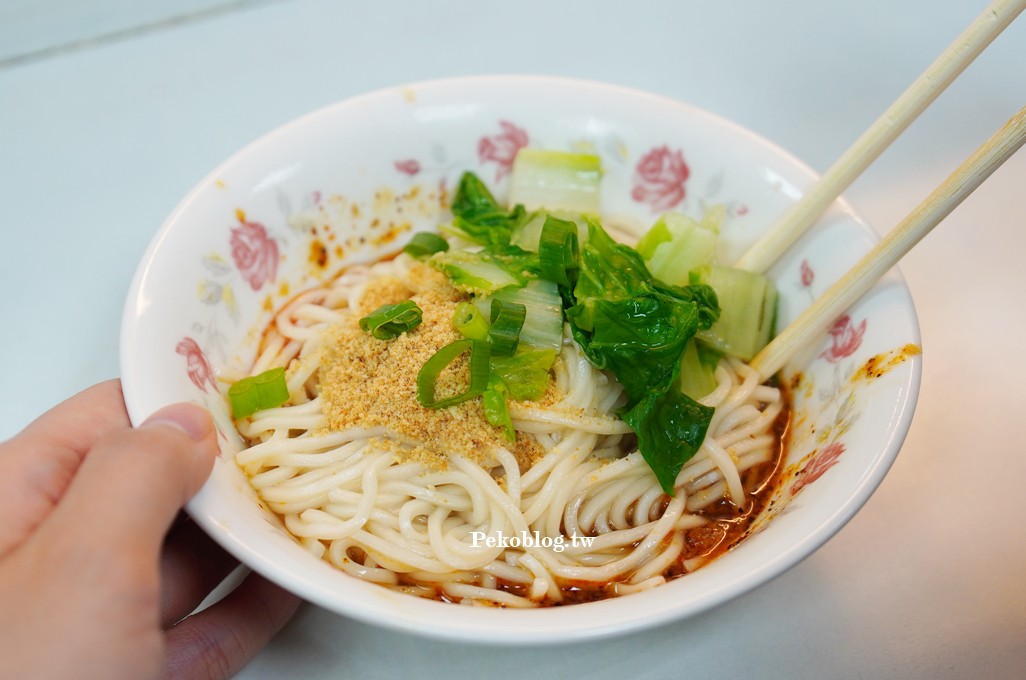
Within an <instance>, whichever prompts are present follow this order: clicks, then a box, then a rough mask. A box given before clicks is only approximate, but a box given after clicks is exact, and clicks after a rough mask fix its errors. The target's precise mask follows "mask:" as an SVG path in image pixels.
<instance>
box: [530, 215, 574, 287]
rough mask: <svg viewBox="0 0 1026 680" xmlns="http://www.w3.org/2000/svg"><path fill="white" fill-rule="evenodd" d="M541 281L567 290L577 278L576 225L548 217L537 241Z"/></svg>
mask: <svg viewBox="0 0 1026 680" xmlns="http://www.w3.org/2000/svg"><path fill="white" fill-rule="evenodd" d="M538 256H539V257H540V258H541V275H542V278H543V279H548V280H549V281H554V282H556V283H557V284H559V285H561V286H565V287H567V288H569V287H570V286H572V285H573V279H576V278H577V274H576V272H577V267H578V264H577V256H578V243H577V225H576V224H574V223H573V222H568V221H566V220H561V219H559V218H558V217H553V216H552V215H548V216H547V217H546V218H545V226H544V227H542V231H541V239H540V240H539V241H538Z"/></svg>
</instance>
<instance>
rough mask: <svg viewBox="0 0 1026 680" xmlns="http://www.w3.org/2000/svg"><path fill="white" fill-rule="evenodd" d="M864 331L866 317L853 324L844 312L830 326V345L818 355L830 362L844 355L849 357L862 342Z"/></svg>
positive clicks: (833, 362)
mask: <svg viewBox="0 0 1026 680" xmlns="http://www.w3.org/2000/svg"><path fill="white" fill-rule="evenodd" d="M865 332H866V319H863V320H862V322H861V323H859V324H858V325H855V324H853V323H852V320H851V317H850V316H848V315H847V314H845V315H844V316H842V317H841V318H839V319H838V320H837V321H835V322H834V325H833V326H831V327H830V341H831V344H830V347H828V348H827V349H826V350H825V351H824V352H823V353H822V354H820V355H819V356H820V357H821V358H823V359H826V360H827V361H829V362H830V363H832V364H836V363H837V362H838V361H840V360H841V359H843V358H845V357H850V356H851V355H852V354H854V353H855V350H857V349H858V348H859V345H861V344H862V336H863V335H864V334H865Z"/></svg>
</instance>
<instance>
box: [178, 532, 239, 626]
mask: <svg viewBox="0 0 1026 680" xmlns="http://www.w3.org/2000/svg"><path fill="white" fill-rule="evenodd" d="M238 564H239V562H238V560H236V559H235V558H234V557H232V556H231V555H229V554H228V553H227V552H225V551H224V549H222V548H221V546H219V545H217V543H215V542H214V541H213V539H211V538H210V537H209V536H207V535H206V534H205V533H203V530H202V529H200V528H199V527H198V526H197V525H196V524H195V523H194V522H191V521H185V522H182V523H181V524H179V525H177V526H175V527H174V528H172V529H171V533H169V534H168V537H167V540H165V541H164V552H163V553H162V554H161V557H160V581H161V594H160V627H161V628H169V627H170V626H171V625H173V624H175V623H177V622H178V621H180V620H181V619H182V618H183V617H185V616H188V615H189V613H190V612H192V611H193V610H194V609H196V607H198V606H199V604H200V602H202V601H203V599H204V598H205V597H206V596H207V595H209V594H210V592H211V591H212V590H214V588H216V587H217V585H218V584H219V583H221V581H223V580H224V579H225V577H226V576H228V574H230V573H231V571H232V570H233V569H234V568H235V567H236V566H238Z"/></svg>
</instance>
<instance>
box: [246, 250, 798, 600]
mask: <svg viewBox="0 0 1026 680" xmlns="http://www.w3.org/2000/svg"><path fill="white" fill-rule="evenodd" d="M408 266H409V263H408V262H407V260H406V259H405V258H403V257H399V258H396V259H395V260H392V261H388V262H381V263H378V264H374V265H371V266H360V267H353V268H351V269H350V270H348V271H347V272H346V273H345V274H344V275H343V276H340V277H339V278H338V279H336V280H335V281H334V282H333V284H332V285H331V286H330V287H326V288H322V289H317V290H313V291H309V292H306V293H303V294H301V295H299V296H297V297H296V298H295V299H293V300H292V301H291V302H290V303H289V304H288V305H287V306H286V307H285V308H284V309H283V310H282V311H281V312H279V313H278V314H277V315H276V319H275V325H274V327H273V328H272V329H271V331H270V332H269V333H268V336H267V338H266V340H265V343H264V350H263V351H262V352H261V354H260V356H258V357H257V359H256V361H255V362H254V367H253V369H252V373H253V374H256V373H259V372H261V371H263V370H266V369H267V368H271V367H273V366H286V367H288V387H289V390H290V393H291V394H292V403H293V404H295V405H294V406H287V407H281V408H274V409H268V410H265V411H261V412H258V413H257V414H255V416H254V417H253V418H252V419H251V420H249V421H243V422H241V423H240V424H239V431H240V433H241V434H242V435H243V436H245V437H247V438H248V439H249V440H250V442H251V443H252V444H253V445H252V446H251V447H250V448H248V449H246V450H244V451H242V452H241V453H239V454H238V456H237V458H236V461H237V463H238V465H239V467H240V468H241V469H242V470H243V472H245V474H246V475H247V477H248V478H249V479H250V482H251V484H252V486H253V488H254V489H255V490H256V492H257V493H258V495H259V496H260V497H261V498H262V499H263V501H264V502H265V503H267V505H268V506H269V507H270V508H271V509H272V510H274V511H275V512H277V513H279V514H280V515H282V516H283V518H284V523H285V526H286V528H287V529H288V530H289V531H290V532H292V534H293V535H295V536H296V537H297V540H299V541H300V542H301V543H302V545H303V546H304V547H305V548H306V549H307V550H309V551H310V552H311V553H313V554H314V555H316V556H318V557H321V558H323V559H325V560H327V561H328V562H330V563H331V564H334V565H335V566H337V567H338V568H340V569H342V570H343V571H345V572H346V573H348V574H350V575H352V576H354V577H356V578H361V579H365V580H368V581H372V582H375V583H380V584H383V585H385V586H388V587H392V588H395V589H396V590H400V591H402V592H407V593H411V594H413V595H418V596H423V597H437V596H438V595H439V594H441V595H443V596H444V597H446V598H448V599H452V600H456V601H462V602H463V603H464V604H489V605H492V606H505V607H531V606H537V605H538V604H540V603H549V602H559V601H561V600H562V599H564V597H565V596H566V592H567V591H564V590H563V584H567V583H571V584H572V585H575V586H582V585H586V584H589V583H590V584H594V585H595V586H596V587H598V588H606V591H605V592H606V594H607V595H608V594H623V593H629V592H636V591H638V590H644V589H647V588H651V587H655V586H658V585H659V584H661V583H663V582H665V580H666V577H665V574H666V573H667V571H668V570H670V569H676V570H678V571H679V570H680V569H681V568H682V567H683V569H685V570H691V569H694V568H697V567H698V566H699V565H700V564H702V563H704V562H705V558H704V557H697V558H692V559H687V560H685V559H684V553H685V550H686V540H685V532H686V531H688V530H690V529H693V528H695V527H699V526H703V525H705V524H707V523H708V521H709V520H707V519H705V518H704V517H703V516H702V515H700V514H696V513H698V512H700V511H701V510H702V509H703V508H705V507H707V506H709V505H710V504H712V503H715V502H718V501H720V500H722V499H724V498H726V499H728V500H730V501H731V502H732V503H734V504H735V505H737V506H739V507H743V506H744V505H745V504H746V502H747V500H746V494H745V490H744V488H743V486H742V473H743V472H744V471H745V470H747V469H749V468H751V467H752V466H755V465H759V464H761V463H764V462H766V461H769V460H771V458H772V455H773V453H774V451H775V448H776V446H777V444H776V441H775V437H774V435H773V432H772V430H773V425H774V422H775V421H776V419H777V417H778V415H779V413H780V411H781V410H782V408H783V403H782V400H781V394H780V391H779V390H777V389H776V388H773V387H769V386H764V385H760V384H759V382H758V376H757V374H756V373H755V371H753V370H752V369H751V368H749V367H748V366H746V365H745V364H743V363H742V362H740V361H737V360H734V359H724V360H723V361H721V362H720V366H719V367H718V368H717V370H716V380H717V387H716V389H715V390H714V391H713V392H712V393H711V394H709V395H708V396H706V397H705V398H704V399H702V400H701V402H702V403H703V404H705V405H707V406H713V407H715V408H716V412H715V415H714V417H713V420H712V423H711V425H710V429H709V433H708V435H707V437H706V440H705V442H703V444H702V446H701V448H700V450H699V452H698V453H697V454H696V455H695V456H694V458H692V459H691V460H690V461H689V462H688V463H687V464H686V465H685V466H684V468H683V469H682V470H681V472H680V474H679V476H678V477H677V480H676V490H675V495H674V497H673V498H669V497H668V496H667V495H666V494H665V493H664V492H663V490H662V489H661V488H660V486H659V483H658V482H657V481H656V478H655V476H654V475H653V473H652V472H651V470H650V469H649V468H648V465H647V464H646V463H645V461H644V459H643V458H642V457H641V455H640V454H639V453H638V452H637V451H636V450H634V451H633V452H632V451H631V450H629V449H627V448H625V447H626V446H627V444H628V443H629V442H632V441H633V437H632V436H631V430H630V428H629V427H628V426H627V425H626V424H625V423H624V422H623V421H622V420H620V419H619V418H618V417H617V416H616V415H615V411H616V410H617V409H618V408H619V407H620V406H622V405H623V403H624V395H623V390H622V388H621V387H620V385H619V384H618V383H617V382H616V381H615V380H611V379H610V378H609V377H608V376H607V375H606V374H604V373H602V372H601V371H598V370H596V369H595V368H594V367H593V366H592V365H591V364H590V363H589V362H588V360H587V358H586V357H585V356H584V354H583V353H582V352H581V351H580V350H579V348H578V346H577V345H576V344H575V343H574V342H573V340H572V338H571V337H570V335H569V333H567V334H566V336H565V342H564V347H563V350H562V352H561V353H560V356H559V357H558V359H557V361H556V363H555V365H554V367H553V376H554V384H555V386H556V387H557V388H558V390H559V391H560V393H561V394H562V398H561V400H560V401H559V402H558V403H555V404H552V405H551V406H541V405H538V404H532V405H521V404H514V405H512V408H511V409H510V411H511V415H512V418H513V420H514V425H515V427H516V429H517V430H518V431H520V432H521V433H529V434H527V435H526V436H534V437H535V439H536V441H537V442H538V444H539V445H540V446H541V448H542V449H543V450H544V452H545V453H544V456H543V457H542V458H541V459H540V460H538V461H536V462H535V463H534V464H533V465H532V466H531V467H530V469H525V470H521V469H519V468H518V466H517V460H516V458H515V457H514V456H513V454H512V453H511V452H510V451H507V450H504V449H500V450H497V451H494V452H492V453H491V455H490V458H491V460H493V461H494V463H495V466H496V467H495V469H485V468H483V467H482V466H481V465H479V464H477V463H475V462H472V461H470V460H468V459H466V458H464V457H462V456H459V455H455V454H452V455H450V457H449V463H450V465H449V469H447V470H433V469H430V468H428V467H427V466H425V465H424V464H421V463H412V462H402V460H401V456H399V458H400V460H396V458H397V456H396V454H394V453H392V452H390V451H385V450H384V449H383V447H379V446H376V445H375V443H374V442H375V440H376V439H378V438H382V437H387V438H392V439H393V440H398V441H399V442H400V443H401V444H403V445H410V444H412V442H406V441H402V440H401V439H399V438H397V437H396V436H395V435H394V434H393V433H391V432H389V431H388V430H386V429H383V428H374V429H363V430H360V429H350V430H345V431H341V432H339V431H335V432H332V431H329V430H328V429H327V420H326V418H325V417H324V415H323V413H322V410H321V408H322V407H321V400H320V397H319V391H320V386H319V384H318V383H317V381H318V378H317V369H318V365H319V351H318V347H319V344H320V338H321V337H322V335H323V332H324V331H325V330H326V329H328V328H329V327H331V325H332V324H334V323H336V322H338V321H339V320H341V319H343V318H344V317H345V315H347V314H352V313H359V311H360V310H358V309H357V307H358V302H359V300H360V299H361V297H362V295H363V292H364V290H365V289H366V288H367V286H369V285H373V279H374V278H375V277H377V276H381V275H389V276H399V277H401V276H402V275H403V273H404V272H405V270H406V268H407V267H408ZM624 435H627V436H626V437H625V436H624ZM500 534H501V535H502V536H504V537H506V538H509V537H511V536H517V537H528V536H532V537H533V536H537V537H539V538H542V537H547V538H546V539H545V540H547V541H548V544H543V545H526V546H525V545H520V546H518V547H503V546H502V545H499V544H498V543H497V542H493V544H491V545H488V544H486V541H484V540H482V537H497V536H499V535H500ZM582 538H591V539H592V543H591V544H590V545H585V544H584V543H583V542H582ZM555 540H558V541H560V542H559V543H558V544H557V543H554V542H553V541H555ZM521 542H523V541H521ZM609 584H612V585H609ZM510 586H515V588H513V589H511V587H510ZM607 586H608V588H607Z"/></svg>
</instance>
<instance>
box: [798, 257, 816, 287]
mask: <svg viewBox="0 0 1026 680" xmlns="http://www.w3.org/2000/svg"><path fill="white" fill-rule="evenodd" d="M801 271H802V286H804V287H805V288H808V287H809V286H811V285H812V282H813V281H815V280H816V272H814V271H812V267H811V266H809V261H808V260H802V267H801Z"/></svg>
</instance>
